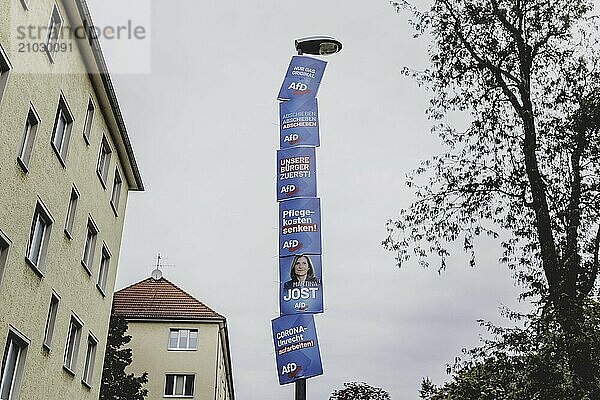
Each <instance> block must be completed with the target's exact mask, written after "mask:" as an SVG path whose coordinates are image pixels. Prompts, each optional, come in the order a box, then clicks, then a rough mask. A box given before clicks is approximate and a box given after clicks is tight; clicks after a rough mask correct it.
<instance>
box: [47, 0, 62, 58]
mask: <svg viewBox="0 0 600 400" xmlns="http://www.w3.org/2000/svg"><path fill="white" fill-rule="evenodd" d="M62 25H63V17H62V15H60V9H59V8H58V5H57V4H56V3H55V4H54V5H53V6H52V14H50V22H49V23H48V36H47V37H46V54H48V58H49V59H50V62H51V63H54V55H55V53H56V52H55V49H56V47H58V41H59V40H60V36H61V28H62ZM54 33H56V35H54Z"/></svg>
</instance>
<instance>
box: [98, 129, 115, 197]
mask: <svg viewBox="0 0 600 400" xmlns="http://www.w3.org/2000/svg"><path fill="white" fill-rule="evenodd" d="M110 153H112V151H111V150H110V145H109V144H108V140H106V136H102V144H101V145H100V156H99V157H98V167H97V168H96V172H97V173H98V176H99V177H100V182H102V186H103V187H104V188H105V189H106V178H107V177H108V168H109V166H110Z"/></svg>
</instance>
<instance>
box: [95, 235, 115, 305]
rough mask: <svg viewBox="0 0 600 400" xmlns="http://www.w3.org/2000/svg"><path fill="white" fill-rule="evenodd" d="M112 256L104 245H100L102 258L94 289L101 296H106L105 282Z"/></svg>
mask: <svg viewBox="0 0 600 400" xmlns="http://www.w3.org/2000/svg"><path fill="white" fill-rule="evenodd" d="M111 257H112V254H111V253H110V250H109V249H108V246H107V245H106V243H103V244H102V257H100V268H98V282H97V283H96V287H97V288H98V290H100V293H102V296H106V282H107V280H108V272H109V271H110V259H111Z"/></svg>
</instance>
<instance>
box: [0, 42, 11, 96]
mask: <svg viewBox="0 0 600 400" xmlns="http://www.w3.org/2000/svg"><path fill="white" fill-rule="evenodd" d="M11 70H12V65H11V64H10V61H9V59H8V56H7V55H6V52H5V51H4V48H3V47H2V45H1V44H0V104H2V97H4V96H3V95H4V89H6V84H7V83H8V76H9V75H10V71H11Z"/></svg>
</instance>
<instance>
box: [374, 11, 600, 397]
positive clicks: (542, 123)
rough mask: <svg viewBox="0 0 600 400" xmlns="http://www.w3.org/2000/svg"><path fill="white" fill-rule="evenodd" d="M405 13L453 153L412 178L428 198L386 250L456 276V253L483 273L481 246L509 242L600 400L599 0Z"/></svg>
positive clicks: (583, 392)
mask: <svg viewBox="0 0 600 400" xmlns="http://www.w3.org/2000/svg"><path fill="white" fill-rule="evenodd" d="M393 4H394V6H395V7H396V8H397V9H398V11H400V10H408V11H409V13H411V15H412V16H411V18H410V22H411V23H412V24H413V27H414V28H415V30H416V36H421V35H423V34H426V35H427V37H428V38H431V43H432V44H431V46H430V54H429V55H430V66H429V68H427V69H426V70H425V71H422V72H415V71H410V70H405V72H406V74H407V75H411V76H413V77H414V78H415V79H417V81H418V82H419V83H420V84H421V85H423V86H425V87H427V88H428V89H429V90H430V91H431V103H430V107H429V109H428V115H429V117H430V118H431V119H432V120H433V121H434V127H433V131H434V133H436V134H437V135H438V136H439V137H440V138H441V140H442V141H443V143H444V145H445V146H446V151H445V152H444V153H443V154H440V155H436V156H434V157H432V158H431V159H429V160H426V161H424V162H423V163H422V165H421V166H420V167H419V168H418V169H417V170H416V171H415V172H414V173H413V174H412V175H411V176H410V178H409V181H408V185H409V186H411V187H413V188H415V191H416V196H417V199H416V201H415V202H413V203H412V204H411V205H409V206H408V207H407V208H406V209H404V210H402V211H401V212H400V215H399V217H398V218H397V219H396V220H393V221H389V222H388V232H389V236H388V237H387V239H386V240H385V241H384V245H385V246H386V248H388V249H389V250H391V251H394V252H395V253H396V255H397V261H398V264H399V265H401V264H402V263H404V262H405V261H407V260H408V259H409V258H410V257H411V255H416V256H417V257H418V258H419V261H420V263H421V264H422V265H424V266H426V265H429V263H430V256H431V255H434V256H438V257H439V259H440V269H444V268H445V267H446V262H447V260H448V257H449V256H450V246H451V243H452V242H456V241H460V242H462V245H463V248H464V250H465V251H467V252H468V253H469V254H470V260H471V264H472V265H475V264H476V258H475V251H474V249H475V242H476V239H477V238H478V237H479V236H481V235H487V236H489V237H491V238H493V239H496V240H498V242H499V245H500V246H501V248H502V250H503V256H502V259H501V260H502V261H503V262H504V263H505V264H507V266H508V267H509V268H510V270H512V271H513V274H514V276H515V278H516V280H517V281H518V283H520V284H522V285H523V287H524V293H523V295H522V298H523V299H529V300H531V301H534V302H535V303H536V304H537V305H538V306H539V309H540V310H542V311H540V313H541V314H540V315H538V317H539V318H542V319H546V318H548V317H552V318H553V319H554V322H555V323H556V326H555V328H556V329H557V330H556V331H551V332H555V333H556V334H557V335H559V336H560V338H561V343H562V345H563V346H564V347H563V348H562V349H563V350H564V351H563V353H561V354H563V355H564V356H565V357H566V358H565V360H564V361H565V363H564V364H563V365H566V366H567V367H568V372H569V374H568V375H569V377H570V378H572V381H573V382H572V383H573V384H572V386H571V388H572V390H573V392H572V393H571V397H570V398H572V399H585V398H589V399H600V382H599V377H600V365H599V363H598V358H599V357H598V354H599V352H600V348H599V347H597V346H596V342H595V340H596V332H597V331H598V329H600V325H598V324H597V322H598V321H597V320H596V319H593V318H591V319H590V318H588V316H589V313H590V309H593V310H595V309H596V308H597V302H596V300H595V296H596V295H597V294H598V288H597V284H596V280H597V277H598V268H599V255H598V253H599V248H600V62H599V61H600V60H599V57H600V45H599V35H598V21H597V19H596V18H594V17H591V16H590V13H591V11H592V3H591V1H589V0H555V1H547V0H433V1H432V6H431V8H429V9H428V10H426V11H422V10H419V9H417V8H416V7H414V6H412V5H410V4H409V3H408V2H406V1H405V0H402V1H399V2H393ZM450 113H452V114H454V115H456V113H462V114H463V115H464V118H465V120H466V122H467V128H466V129H458V128H455V127H453V126H451V124H450V123H448V122H447V120H448V118H447V116H448V115H449V114H450ZM592 314H593V313H592ZM531 318H534V317H531ZM536 318H537V317H536ZM528 323H530V324H534V320H533V319H531V320H529V321H528ZM594 346H596V347H594ZM555 366H556V367H557V368H558V367H559V365H555ZM459 371H462V370H459ZM465 371H470V372H473V371H474V370H473V369H467V370H465ZM455 377H456V376H455ZM490 396H491V397H489V396H488V397H475V398H478V399H479V398H482V399H483V398H486V399H487V398H490V399H491V398H494V399H495V397H493V396H492V395H490ZM465 398H472V397H465Z"/></svg>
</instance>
